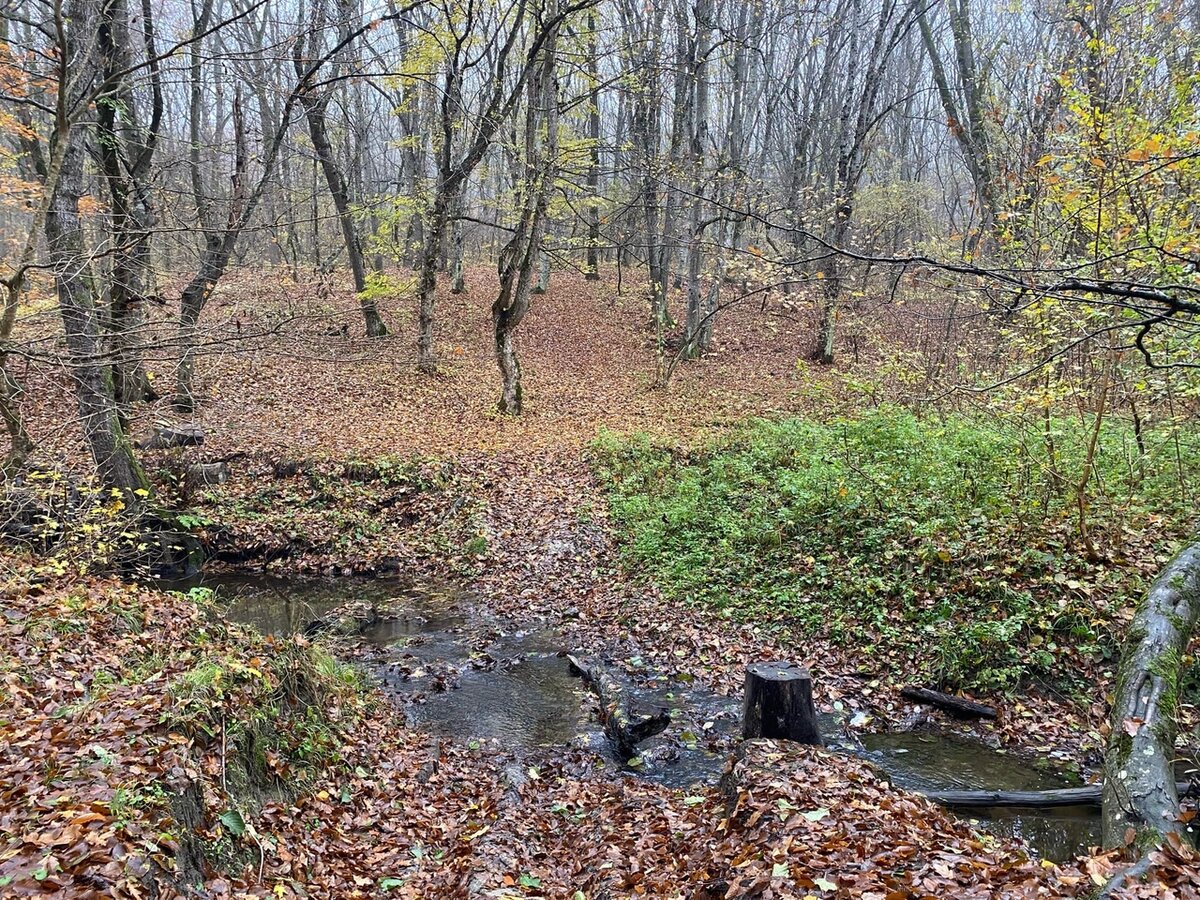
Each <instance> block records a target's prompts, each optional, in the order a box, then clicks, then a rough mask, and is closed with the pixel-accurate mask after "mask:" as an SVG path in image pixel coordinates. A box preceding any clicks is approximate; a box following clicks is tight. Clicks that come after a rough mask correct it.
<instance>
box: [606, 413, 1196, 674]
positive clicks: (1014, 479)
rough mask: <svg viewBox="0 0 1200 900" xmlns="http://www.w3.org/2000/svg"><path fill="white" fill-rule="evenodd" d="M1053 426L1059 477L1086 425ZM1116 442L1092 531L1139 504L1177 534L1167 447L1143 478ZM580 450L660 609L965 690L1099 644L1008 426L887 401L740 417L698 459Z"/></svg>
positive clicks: (1179, 512) (1065, 504) (1029, 445)
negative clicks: (691, 613) (776, 418)
mask: <svg viewBox="0 0 1200 900" xmlns="http://www.w3.org/2000/svg"><path fill="white" fill-rule="evenodd" d="M1053 428H1054V430H1055V432H1056V434H1057V442H1056V446H1055V453H1056V465H1057V466H1059V467H1061V468H1063V469H1064V470H1066V471H1075V470H1076V469H1077V467H1078V466H1079V465H1082V460H1083V459H1084V456H1085V453H1086V447H1085V441H1086V434H1085V429H1083V428H1081V427H1080V426H1079V425H1078V424H1074V423H1069V422H1054V423H1053ZM1034 437H1036V435H1035V436H1034ZM1131 442H1132V438H1131V436H1130V435H1129V434H1128V433H1127V429H1126V428H1125V426H1123V425H1122V424H1120V423H1117V422H1111V423H1110V424H1109V425H1108V426H1106V429H1105V431H1104V434H1103V439H1102V441H1101V444H1100V452H1099V453H1098V454H1097V458H1096V461H1095V468H1096V473H1095V474H1096V478H1095V483H1097V484H1099V485H1103V487H1104V491H1105V493H1104V494H1103V495H1098V496H1096V497H1094V498H1092V505H1093V512H1094V519H1095V526H1094V527H1096V528H1097V530H1099V528H1100V527H1102V526H1103V525H1105V524H1106V523H1107V524H1108V525H1109V526H1110V527H1111V529H1112V531H1113V532H1114V533H1117V532H1119V533H1120V534H1125V533H1127V532H1128V531H1129V522H1130V521H1131V520H1132V521H1137V520H1139V519H1140V518H1141V517H1144V516H1145V515H1146V514H1147V513H1148V511H1151V510H1153V511H1155V512H1157V513H1160V514H1164V513H1165V514H1169V515H1171V516H1172V517H1174V520H1175V521H1177V522H1178V523H1179V524H1182V523H1183V520H1184V519H1185V518H1186V516H1187V515H1188V514H1189V513H1190V510H1189V509H1188V507H1187V503H1186V501H1185V500H1184V499H1183V498H1179V497H1177V496H1175V491H1176V488H1177V484H1176V482H1175V481H1173V478H1174V474H1173V473H1174V469H1173V465H1174V463H1173V461H1172V460H1171V458H1170V453H1168V452H1167V450H1166V448H1165V447H1164V448H1163V451H1162V452H1161V453H1158V454H1155V455H1153V456H1151V457H1150V458H1147V459H1145V460H1144V466H1143V467H1142V468H1143V469H1144V473H1141V470H1136V469H1134V468H1131V467H1130V466H1129V465H1128V458H1127V455H1126V454H1127V446H1128V444H1129V443H1131ZM595 449H596V458H597V463H598V468H599V471H600V475H601V478H602V480H603V482H604V483H605V485H606V487H607V490H608V492H609V498H610V504H611V507H612V513H613V519H614V521H615V522H616V524H617V525H618V526H619V527H620V528H621V529H622V532H623V538H624V542H623V561H624V563H625V564H626V565H627V566H628V567H630V568H631V569H634V570H636V571H640V572H642V573H644V574H646V575H648V576H650V577H652V578H653V579H654V580H655V581H657V582H658V584H659V585H660V586H661V588H662V590H663V591H664V593H665V595H666V596H667V597H669V598H671V599H674V600H680V601H683V602H688V603H698V604H702V605H706V606H710V607H716V608H719V609H722V610H725V611H726V614H728V615H731V616H737V617H741V618H747V619H753V620H755V621H758V622H767V623H771V624H774V625H775V626H776V627H780V628H784V629H789V630H791V629H795V630H797V631H798V632H799V633H802V634H806V635H812V634H819V635H824V636H827V637H829V638H831V639H833V640H835V641H838V642H845V643H853V644H855V645H857V647H858V649H859V651H860V653H861V654H862V655H864V656H867V657H870V656H871V655H873V654H878V655H882V654H892V653H897V652H898V653H904V654H906V655H907V656H908V657H909V658H910V659H912V660H914V661H915V662H916V663H917V664H918V665H919V666H921V667H922V669H923V672H922V673H913V674H914V675H917V674H924V675H927V676H928V677H931V678H934V679H936V680H938V681H941V682H943V683H946V684H949V685H961V686H967V687H974V688H981V689H1005V688H1011V687H1014V686H1015V685H1016V684H1017V683H1019V682H1020V681H1021V680H1022V679H1024V678H1026V677H1029V676H1049V675H1051V674H1052V673H1053V672H1054V669H1055V662H1056V659H1057V657H1058V656H1059V655H1060V654H1061V653H1064V652H1073V653H1085V654H1088V655H1095V654H1099V653H1102V652H1104V650H1105V647H1104V646H1103V645H1104V640H1103V634H1102V633H1101V632H1102V631H1103V627H1104V625H1105V622H1104V621H1103V619H1102V618H1101V617H1100V614H1099V613H1098V612H1097V609H1098V607H1099V605H1098V603H1097V599H1098V598H1099V593H1102V592H1095V593H1094V587H1093V585H1090V584H1086V583H1084V579H1086V577H1087V576H1086V575H1084V574H1082V572H1083V570H1084V568H1085V566H1084V564H1083V561H1082V560H1081V559H1080V558H1079V556H1078V555H1077V553H1076V552H1075V551H1074V550H1073V549H1072V544H1071V540H1070V537H1071V535H1070V532H1069V529H1070V525H1069V522H1070V518H1069V517H1070V513H1071V504H1072V503H1073V502H1074V496H1073V493H1072V491H1071V490H1070V489H1067V488H1064V487H1062V486H1061V485H1060V484H1057V483H1056V482H1055V479H1054V477H1053V475H1052V472H1053V469H1052V468H1051V467H1050V465H1049V464H1048V460H1047V458H1046V457H1047V454H1046V450H1045V446H1044V444H1043V443H1042V442H1041V441H1040V440H1036V439H1032V438H1031V437H1030V436H1029V435H1027V434H1025V433H1024V432H1022V431H1020V430H1019V429H1016V428H1006V427H1004V426H1001V425H997V424H995V422H994V420H993V421H992V422H991V423H989V424H985V423H982V422H980V421H976V420H972V419H967V418H962V417H954V418H949V419H945V420H941V421H923V420H920V419H918V418H916V417H915V416H913V415H911V414H910V413H907V412H903V411H900V410H897V409H893V408H886V407H885V408H881V409H879V410H877V411H875V412H872V413H870V414H867V415H864V416H862V417H861V418H857V419H848V420H842V421H835V422H832V423H829V424H822V423H816V422H812V421H806V420H802V419H793V420H786V421H780V422H771V421H759V422H754V423H751V424H749V425H747V426H746V427H744V428H743V429H741V430H739V431H737V432H735V433H734V434H733V435H732V436H731V437H728V438H726V439H724V440H722V441H719V442H717V443H715V444H713V445H711V446H707V447H701V448H699V449H695V450H687V449H678V448H671V447H666V446H661V445H658V444H655V443H654V442H653V441H652V440H651V439H649V438H647V437H645V436H642V435H637V436H633V437H629V438H624V437H617V436H614V435H612V434H605V435H602V437H601V438H600V439H599V441H598V442H597V445H596V448H595ZM1185 452H1187V453H1188V454H1189V455H1190V456H1189V458H1190V459H1191V460H1194V459H1195V458H1196V456H1197V451H1196V448H1195V447H1193V446H1189V447H1186V448H1185ZM1164 537H1169V536H1164ZM1076 575H1078V579H1079V580H1076ZM1126 587H1128V585H1126Z"/></svg>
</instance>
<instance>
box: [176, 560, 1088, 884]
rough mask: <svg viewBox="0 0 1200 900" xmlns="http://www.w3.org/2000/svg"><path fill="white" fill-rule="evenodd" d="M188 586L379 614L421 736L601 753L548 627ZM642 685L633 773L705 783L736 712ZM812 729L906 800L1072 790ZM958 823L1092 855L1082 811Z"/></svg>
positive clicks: (295, 606)
mask: <svg viewBox="0 0 1200 900" xmlns="http://www.w3.org/2000/svg"><path fill="white" fill-rule="evenodd" d="M196 583H197V582H196V581H193V582H190V583H183V584H179V585H174V587H175V588H176V589H185V588H187V587H189V586H192V585H194V584H196ZM198 583H200V584H202V585H203V586H205V587H209V588H211V589H213V590H214V591H215V593H216V597H217V600H218V601H219V603H220V604H222V605H223V609H224V611H225V612H224V614H225V615H226V617H227V618H229V619H230V620H232V621H236V622H240V623H243V624H247V625H251V626H253V627H255V628H257V629H259V630H260V631H262V632H264V633H269V634H277V635H286V634H294V633H297V632H301V631H303V630H304V629H305V628H306V627H307V626H308V625H309V624H310V623H311V622H313V621H314V620H317V619H320V618H323V617H325V616H327V615H329V614H330V613H331V612H332V611H333V610H335V609H336V608H337V607H339V606H341V605H342V604H344V603H347V602H348V601H359V604H360V607H361V606H363V605H365V606H366V607H368V608H370V609H374V608H375V607H379V609H380V610H382V611H383V612H382V614H381V615H380V617H379V618H378V619H377V620H376V621H374V622H373V623H372V624H371V625H369V626H368V627H367V628H365V629H364V631H363V632H362V635H361V636H362V638H363V640H364V641H366V642H368V643H369V644H372V645H374V646H375V647H376V648H378V650H377V653H378V654H380V655H379V657H378V663H377V666H376V670H377V672H378V674H379V677H380V679H381V681H382V682H383V684H384V687H385V688H386V689H388V690H390V691H391V692H392V693H393V694H394V695H395V696H397V697H398V699H400V700H401V701H402V702H405V703H406V705H407V710H408V715H409V719H410V720H411V721H412V722H413V723H414V724H417V725H420V726H421V727H423V728H426V729H428V730H430V731H434V732H437V733H439V734H443V735H447V736H452V737H458V738H462V739H466V740H496V741H499V742H500V743H501V744H503V745H504V747H505V748H508V749H511V748H520V747H525V748H533V747H543V746H549V745H556V744H566V743H569V742H572V741H575V742H581V743H584V744H585V745H588V746H597V747H598V748H602V747H604V743H603V739H602V738H599V736H598V734H597V729H598V726H597V725H596V723H594V722H590V721H589V716H588V713H587V710H588V709H589V707H590V705H591V701H590V700H589V699H588V697H587V694H586V691H585V690H584V687H583V684H582V682H581V681H580V680H579V679H578V678H574V677H572V676H571V674H570V672H569V668H568V664H567V661H566V660H565V659H562V658H560V657H558V656H557V655H556V651H558V650H559V649H561V648H563V647H564V646H567V643H566V638H565V637H564V636H563V635H562V634H560V633H558V632H556V631H554V630H552V629H543V628H533V629H526V630H518V629H515V628H505V627H504V626H503V624H502V623H498V622H497V621H496V620H494V619H491V618H490V617H488V616H487V614H486V612H485V611H484V610H482V609H481V608H480V607H478V606H477V605H476V604H475V603H473V602H472V601H471V600H470V599H469V597H468V596H467V595H466V594H465V593H464V592H462V591H461V590H460V589H458V588H457V587H455V586H453V585H446V584H437V583H432V584H421V585H408V584H403V583H401V582H400V581H398V580H396V579H369V580H368V579H345V578H343V579H300V578H282V577H275V576H269V575H245V574H242V575H220V576H217V577H209V578H202V579H200V581H199V582H198ZM646 674H647V675H648V676H650V677H649V681H648V686H647V687H644V688H636V687H634V686H632V685H631V686H630V691H631V694H632V696H634V697H635V698H637V699H638V700H640V701H642V702H646V703H649V704H652V705H661V706H666V707H668V708H669V709H670V710H671V713H672V725H671V727H670V728H669V729H668V730H667V732H665V733H664V734H662V735H659V736H657V737H655V738H652V739H651V740H649V741H646V742H645V743H644V744H642V745H641V747H640V748H639V750H640V751H642V756H643V757H644V759H643V760H641V761H640V765H638V766H637V767H636V768H635V769H633V770H632V771H635V772H637V774H639V775H640V776H641V777H646V778H650V779H653V780H655V781H658V782H660V783H662V784H666V785H668V786H672V787H686V786H688V785H691V784H695V783H698V782H707V783H712V782H715V781H716V780H717V778H718V777H719V776H720V773H721V770H722V768H723V767H724V763H725V759H726V757H727V755H728V751H729V749H730V748H731V746H732V744H733V743H734V742H736V739H737V737H738V734H739V731H740V709H739V703H738V701H737V700H736V699H734V698H728V697H722V696H719V695H716V694H713V693H712V692H710V691H707V690H705V689H703V688H698V687H695V686H692V685H681V684H678V683H674V682H672V681H671V680H670V679H669V678H668V677H666V676H665V675H664V676H654V675H653V673H646ZM822 729H823V731H824V733H825V734H827V735H828V737H829V749H831V750H838V751H841V752H851V753H858V754H859V755H862V756H863V757H865V758H866V759H868V760H870V761H871V762H873V763H875V765H877V766H878V767H879V768H880V769H881V770H882V771H883V772H884V773H886V774H887V776H888V777H889V778H890V779H891V780H892V781H893V783H895V784H896V785H897V786H898V787H902V788H906V789H910V790H916V791H932V790H950V789H955V788H975V789H989V790H1048V789H1053V788H1060V787H1067V786H1070V782H1069V781H1068V780H1067V779H1065V778H1063V777H1061V776H1057V775H1054V774H1050V773H1046V772H1043V771H1039V770H1038V769H1036V768H1034V767H1033V766H1031V765H1028V764H1027V763H1025V762H1022V761H1021V760H1019V759H1017V758H1015V757H1013V756H1010V755H1008V754H1005V753H1001V752H998V751H995V750H992V749H989V748H987V747H985V746H983V745H981V744H977V743H967V742H964V741H960V740H955V739H953V738H950V737H947V736H944V735H930V734H919V733H911V732H907V733H896V734H874V735H864V736H863V739H862V740H863V744H864V747H863V749H861V750H858V749H856V748H854V747H852V746H851V745H850V744H848V743H845V742H839V740H840V739H839V735H840V734H841V731H842V727H841V725H840V723H838V722H837V721H835V720H833V719H832V718H829V717H823V721H822ZM619 762H621V763H624V762H626V761H624V760H620V761H619ZM962 817H963V818H964V819H967V820H969V821H972V822H974V823H976V824H977V825H979V826H980V827H981V828H984V829H986V830H988V831H991V832H993V833H997V834H1001V835H1011V836H1014V837H1019V838H1022V839H1024V840H1025V841H1026V842H1027V843H1028V845H1029V846H1030V848H1031V849H1032V850H1033V851H1034V852H1035V853H1037V854H1038V855H1040V856H1042V857H1043V858H1045V859H1050V860H1055V861H1061V860H1066V859H1070V858H1071V857H1073V856H1075V855H1076V854H1078V853H1082V852H1084V851H1085V850H1086V849H1087V847H1089V846H1091V845H1095V844H1098V843H1099V830H1100V825H1099V816H1098V815H1097V813H1096V810H1094V809H1089V808H1067V809H1055V810H1028V809H980V810H974V811H971V812H970V814H969V815H968V814H966V813H964V814H963V815H962Z"/></svg>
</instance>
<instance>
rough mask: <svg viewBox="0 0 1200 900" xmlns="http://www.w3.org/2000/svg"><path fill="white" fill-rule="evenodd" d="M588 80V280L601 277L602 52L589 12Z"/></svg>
mask: <svg viewBox="0 0 1200 900" xmlns="http://www.w3.org/2000/svg"><path fill="white" fill-rule="evenodd" d="M587 29H588V62H587V65H588V81H589V82H590V83H591V96H590V97H589V100H590V103H591V109H590V110H589V111H588V140H589V141H590V142H591V147H590V149H589V152H588V174H587V185H588V194H589V195H590V198H589V199H590V203H589V204H588V245H587V266H586V270H587V274H586V275H585V278H586V279H587V280H588V281H599V280H600V52H599V47H598V41H597V37H596V14H595V13H594V12H589V13H588V20H587Z"/></svg>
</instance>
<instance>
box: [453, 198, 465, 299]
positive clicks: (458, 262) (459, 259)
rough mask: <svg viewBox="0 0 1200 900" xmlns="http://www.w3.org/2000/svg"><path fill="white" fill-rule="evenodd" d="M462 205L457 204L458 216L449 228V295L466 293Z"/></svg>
mask: <svg viewBox="0 0 1200 900" xmlns="http://www.w3.org/2000/svg"><path fill="white" fill-rule="evenodd" d="M462 208H463V204H462V203H459V204H458V209H459V213H460V215H456V216H455V217H454V224H453V225H452V226H451V233H450V243H451V244H452V245H453V246H452V255H451V258H450V293H452V294H465V293H466V292H467V274H466V270H465V269H464V267H463V224H462V216H461V212H462Z"/></svg>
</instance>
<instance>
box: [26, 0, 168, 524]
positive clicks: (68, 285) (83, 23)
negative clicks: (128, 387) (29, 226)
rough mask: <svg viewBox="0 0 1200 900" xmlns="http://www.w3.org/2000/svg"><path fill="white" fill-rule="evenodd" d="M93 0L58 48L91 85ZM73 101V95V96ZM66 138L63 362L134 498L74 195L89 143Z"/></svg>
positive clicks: (76, 12)
mask: <svg viewBox="0 0 1200 900" xmlns="http://www.w3.org/2000/svg"><path fill="white" fill-rule="evenodd" d="M96 12H97V8H96V4H95V2H87V0H76V2H73V3H72V4H71V6H70V7H69V9H68V13H67V17H68V22H69V26H68V29H67V46H66V47H64V48H62V49H63V53H64V58H65V59H66V60H67V61H68V64H69V68H68V71H69V72H71V73H73V76H74V77H73V79H72V81H73V82H74V83H75V84H82V85H83V90H85V91H86V90H88V89H89V88H90V84H91V81H90V79H88V78H86V77H85V76H84V74H83V73H84V72H86V71H87V70H88V69H91V68H93V67H94V61H93V60H92V58H91V52H92V47H93V44H92V39H93V36H94V35H95V33H96V30H97V28H98V25H99V23H98V21H97V15H96ZM72 101H73V103H72V106H73V105H74V102H77V101H78V98H75V97H73V98H72ZM56 138H57V139H58V140H64V141H66V146H65V149H64V150H63V153H62V168H61V170H60V173H59V177H58V183H57V184H56V185H55V188H54V193H53V196H52V198H51V200H50V206H49V209H48V211H47V215H46V223H45V231H46V245H47V248H48V250H49V256H50V265H51V267H52V270H53V272H54V286H55V290H56V292H57V294H58V303H59V308H60V311H61V312H62V320H63V331H64V332H65V335H66V340H67V362H68V367H69V371H70V374H71V380H72V381H73V382H74V385H75V397H76V401H77V403H78V409H79V418H80V424H81V425H82V427H83V434H84V437H85V439H86V440H87V444H88V448H89V450H90V451H91V454H92V459H93V460H94V462H95V464H96V472H97V474H98V475H99V476H100V480H101V482H102V483H103V484H104V485H105V486H106V487H109V488H115V489H117V490H120V491H121V492H122V493H124V494H125V495H126V498H127V500H126V502H127V503H130V504H132V503H135V502H138V501H137V499H136V496H135V494H134V492H135V491H137V492H145V491H148V490H149V482H148V481H147V480H146V476H145V474H144V473H143V472H142V467H141V466H140V465H139V464H138V461H137V458H136V457H135V456H134V454H133V447H132V446H131V445H130V443H129V439H128V437H127V436H126V434H125V429H124V427H123V425H122V422H121V415H120V409H119V407H118V405H117V402H116V399H115V398H114V396H113V385H112V378H111V375H110V373H109V371H108V370H107V369H106V367H105V366H104V365H103V351H102V348H101V339H100V333H101V329H100V322H99V316H98V315H97V310H96V297H95V292H94V286H93V284H92V282H91V278H90V275H89V274H88V273H89V267H88V258H87V254H86V252H85V250H84V234H83V222H82V220H81V218H80V215H79V201H80V198H82V197H83V193H84V177H83V165H84V157H85V155H86V149H85V148H84V145H83V129H82V127H74V128H72V127H69V126H68V127H67V128H65V129H63V130H62V131H60V132H59V134H57V135H56Z"/></svg>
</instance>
